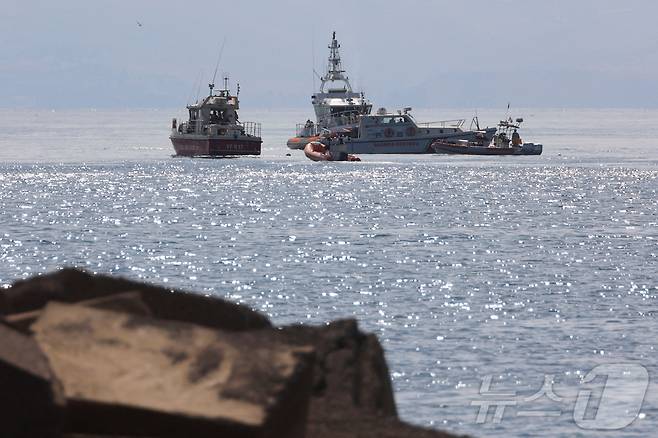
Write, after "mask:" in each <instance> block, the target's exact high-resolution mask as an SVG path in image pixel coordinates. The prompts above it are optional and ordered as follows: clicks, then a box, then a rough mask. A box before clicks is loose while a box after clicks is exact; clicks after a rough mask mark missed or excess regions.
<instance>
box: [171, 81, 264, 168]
mask: <svg viewBox="0 0 658 438" xmlns="http://www.w3.org/2000/svg"><path fill="white" fill-rule="evenodd" d="M228 82H229V81H228V78H224V88H223V89H222V90H218V91H215V92H213V89H214V87H215V84H214V83H213V84H209V85H208V87H209V88H210V93H209V94H208V96H206V97H204V98H203V99H200V100H199V101H197V102H196V103H195V104H193V105H188V106H187V110H188V112H189V119H188V121H186V122H182V123H180V124H177V121H176V119H173V120H172V122H171V135H170V136H169V138H170V139H171V143H172V144H173V146H174V150H175V151H176V155H177V156H185V157H229V156H238V155H260V152H261V144H262V140H261V137H260V131H261V126H260V123H256V122H241V121H239V120H238V109H239V108H240V104H239V100H238V96H239V94H240V85H239V84H238V87H237V92H236V94H235V95H232V94H231V92H230V90H229V84H228Z"/></svg>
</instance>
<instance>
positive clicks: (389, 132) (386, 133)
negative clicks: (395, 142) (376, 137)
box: [384, 128, 395, 137]
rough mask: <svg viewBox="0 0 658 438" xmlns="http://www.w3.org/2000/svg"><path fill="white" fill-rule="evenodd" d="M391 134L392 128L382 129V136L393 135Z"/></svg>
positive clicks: (392, 132)
mask: <svg viewBox="0 0 658 438" xmlns="http://www.w3.org/2000/svg"><path fill="white" fill-rule="evenodd" d="M393 134H395V132H394V131H393V128H386V129H384V137H393Z"/></svg>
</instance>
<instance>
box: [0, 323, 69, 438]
mask: <svg viewBox="0 0 658 438" xmlns="http://www.w3.org/2000/svg"><path fill="white" fill-rule="evenodd" d="M63 407H64V398H63V397H62V394H61V393H60V388H59V387H58V384H57V382H56V381H55V379H54V376H53V374H52V372H51V370H50V367H49V364H48V361H47V359H46V357H45V356H44V354H43V353H42V352H41V350H40V349H39V347H38V345H37V343H36V342H35V341H34V340H33V339H31V338H29V337H27V336H24V335H22V334H21V333H18V332H16V331H15V330H13V329H11V328H9V327H7V326H5V325H3V324H0V419H1V420H2V421H1V422H0V436H2V437H11V438H55V437H58V436H59V432H60V428H61V423H62V414H63Z"/></svg>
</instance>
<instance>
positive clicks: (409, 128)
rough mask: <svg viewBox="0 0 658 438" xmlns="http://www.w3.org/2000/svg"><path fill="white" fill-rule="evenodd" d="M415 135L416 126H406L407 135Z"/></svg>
mask: <svg viewBox="0 0 658 438" xmlns="http://www.w3.org/2000/svg"><path fill="white" fill-rule="evenodd" d="M415 136H416V128H414V127H413V126H410V127H408V128H407V137H415Z"/></svg>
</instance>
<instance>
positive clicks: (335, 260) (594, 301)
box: [0, 110, 658, 437]
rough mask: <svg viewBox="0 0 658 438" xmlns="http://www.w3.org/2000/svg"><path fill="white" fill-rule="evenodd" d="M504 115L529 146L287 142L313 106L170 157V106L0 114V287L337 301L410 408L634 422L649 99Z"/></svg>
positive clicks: (653, 130)
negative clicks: (324, 150)
mask: <svg viewBox="0 0 658 438" xmlns="http://www.w3.org/2000/svg"><path fill="white" fill-rule="evenodd" d="M469 115H470V112H469V111H464V110H424V111H417V112H416V118H417V119H418V120H419V121H431V120H441V119H445V118H455V116H464V117H468V116H469ZM516 115H521V116H524V117H525V119H526V123H525V125H526V129H524V130H523V132H522V134H523V137H524V138H525V139H526V140H529V141H535V142H540V143H543V144H544V151H545V152H544V155H542V156H539V157H490V158H487V157H451V156H432V155H416V156H362V158H363V162H360V163H313V162H310V161H308V160H306V159H305V158H304V157H303V156H302V154H301V153H300V152H299V151H288V150H287V149H286V147H285V140H286V139H287V137H289V136H290V135H291V134H292V131H293V128H294V125H295V123H296V122H301V121H304V120H306V118H308V117H309V116H310V111H306V112H303V111H275V110H271V111H253V112H251V113H249V112H248V111H243V113H242V114H241V119H244V120H256V121H261V122H262V123H263V137H264V148H263V155H262V156H261V157H259V158H240V159H225V160H204V159H199V160H192V159H182V158H172V157H171V154H172V153H173V149H172V148H171V146H170V144H169V141H168V138H167V136H168V127H169V125H170V119H171V117H172V116H179V117H180V112H179V111H176V110H171V111H165V110H159V111H154V110H131V111H100V110H99V111H92V110H88V111H56V112H52V111H26V110H21V111H13V110H2V111H0V262H1V263H0V284H1V285H3V286H7V285H8V284H10V283H11V282H12V281H14V280H16V279H19V278H25V277H29V276H32V275H35V274H39V273H44V272H49V271H52V270H54V269H57V268H59V267H62V266H70V265H74V266H80V267H84V268H85V269H88V270H90V271H95V272H103V273H112V274H115V275H121V276H127V277H131V278H135V279H145V280H148V281H153V282H157V283H161V284H167V285H170V286H172V287H178V288H184V289H189V290H196V291H200V292H204V293H208V294H213V295H217V296H221V297H224V298H228V299H230V300H233V301H237V302H241V303H245V304H248V305H250V306H252V307H254V308H256V309H258V310H260V311H262V312H265V313H267V314H268V315H269V316H270V317H271V318H272V319H273V321H274V322H275V323H277V324H289V323H296V322H303V323H311V324H320V323H324V322H326V321H329V320H332V319H335V318H344V317H356V318H358V320H359V322H360V324H361V327H362V328H363V329H364V330H367V331H371V332H375V333H377V334H378V335H379V337H380V339H381V340H382V342H383V344H384V347H385V348H386V352H387V355H388V360H389V365H390V371H391V376H392V378H393V382H394V385H395V390H396V398H397V401H398V405H399V409H400V414H401V416H402V417H403V418H405V419H406V420H408V421H411V422H413V423H417V424H421V425H426V426H431V427H436V428H440V429H446V430H449V431H453V432H458V433H466V434H471V435H474V436H482V437H484V436H534V435H549V436H581V435H582V436H601V435H604V436H605V435H606V434H607V435H608V436H647V435H650V434H653V433H654V432H653V431H654V430H655V428H656V427H657V425H658V421H657V418H658V396H657V395H658V391H657V390H658V388H657V387H656V385H655V384H654V383H653V382H652V380H654V378H655V376H656V372H657V371H658V367H657V361H656V357H657V351H656V346H657V342H656V338H654V336H655V335H656V332H658V321H657V319H656V318H657V316H656V315H657V312H658V298H657V295H658V274H657V271H658V195H657V193H656V192H657V190H658V111H656V110H652V111H649V110H647V111H643V110H522V111H518V112H517V114H514V116H516ZM479 116H480V120H481V121H482V122H483V124H489V125H494V124H495V123H496V121H497V120H498V118H500V117H504V116H505V114H503V113H501V112H494V111H484V112H482V111H481V112H480V114H479ZM288 153H290V154H291V155H290V156H287V154H288ZM644 373H647V374H644ZM647 375H648V380H649V382H647ZM606 376H607V377H606ZM647 385H648V390H647V392H646V397H644V403H643V404H642V399H643V396H644V391H643V389H646V387H647ZM588 391H589V392H588ZM579 396H580V397H581V399H582V400H581V401H583V400H584V401H585V402H586V403H585V407H586V409H585V411H580V410H579V408H578V406H583V405H578V404H577V403H576V400H578V397H579ZM588 397H589V398H588ZM638 399H639V403H640V405H639V406H641V407H638V404H637V402H638ZM487 403H488V404H489V409H488V414H489V415H487V416H486V417H484V418H482V416H481V415H480V416H479V415H478V414H482V411H481V409H483V406H484V405H486V404H487ZM597 408H598V411H597ZM485 410H486V409H485ZM597 415H598V416H597ZM629 419H630V420H629ZM633 419H634V421H632V422H631V420H633ZM627 423H630V425H626V424H627ZM620 427H622V428H621V429H620ZM604 428H611V429H614V430H612V431H611V432H605V431H602V430H601V429H604Z"/></svg>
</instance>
